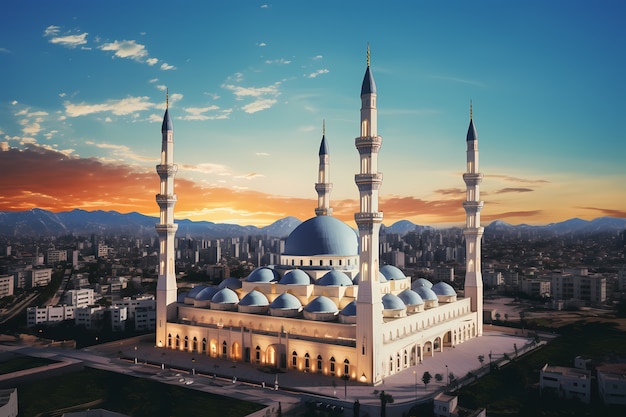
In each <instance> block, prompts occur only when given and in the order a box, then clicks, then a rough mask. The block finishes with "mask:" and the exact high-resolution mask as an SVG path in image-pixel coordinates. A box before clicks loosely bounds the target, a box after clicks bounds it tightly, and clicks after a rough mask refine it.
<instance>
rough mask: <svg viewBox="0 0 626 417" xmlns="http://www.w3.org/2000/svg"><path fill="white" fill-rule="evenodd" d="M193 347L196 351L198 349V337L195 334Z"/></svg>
mask: <svg viewBox="0 0 626 417" xmlns="http://www.w3.org/2000/svg"><path fill="white" fill-rule="evenodd" d="M192 347H193V351H194V352H197V351H198V338H197V337H195V336H194V337H193V345H192Z"/></svg>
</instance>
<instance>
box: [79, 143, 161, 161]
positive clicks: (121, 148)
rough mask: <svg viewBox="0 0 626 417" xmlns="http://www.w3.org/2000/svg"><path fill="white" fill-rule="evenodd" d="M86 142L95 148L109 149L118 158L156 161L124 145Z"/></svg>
mask: <svg viewBox="0 0 626 417" xmlns="http://www.w3.org/2000/svg"><path fill="white" fill-rule="evenodd" d="M86 143H87V144H88V145H94V146H95V147H96V148H99V149H106V150H110V151H111V154H112V155H113V156H115V157H116V158H118V159H131V160H135V161H141V162H150V161H157V159H156V158H150V157H147V156H143V155H139V154H137V153H135V152H133V150H132V149H131V148H129V147H128V146H126V145H115V144H112V143H94V142H86Z"/></svg>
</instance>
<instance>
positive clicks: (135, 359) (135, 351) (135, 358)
mask: <svg viewBox="0 0 626 417" xmlns="http://www.w3.org/2000/svg"><path fill="white" fill-rule="evenodd" d="M135 365H137V346H135Z"/></svg>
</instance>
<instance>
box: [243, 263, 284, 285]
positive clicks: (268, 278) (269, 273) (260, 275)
mask: <svg viewBox="0 0 626 417" xmlns="http://www.w3.org/2000/svg"><path fill="white" fill-rule="evenodd" d="M246 281H248V282H272V281H278V274H277V273H276V271H274V270H273V269H272V268H268V267H266V266H262V267H259V268H257V269H255V270H254V271H252V272H250V275H248V277H247V278H246Z"/></svg>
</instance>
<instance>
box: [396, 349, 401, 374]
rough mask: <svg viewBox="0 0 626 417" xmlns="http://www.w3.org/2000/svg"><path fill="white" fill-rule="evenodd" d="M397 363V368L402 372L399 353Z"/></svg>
mask: <svg viewBox="0 0 626 417" xmlns="http://www.w3.org/2000/svg"><path fill="white" fill-rule="evenodd" d="M396 362H397V365H396V368H397V369H398V370H400V354H399V353H396Z"/></svg>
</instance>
